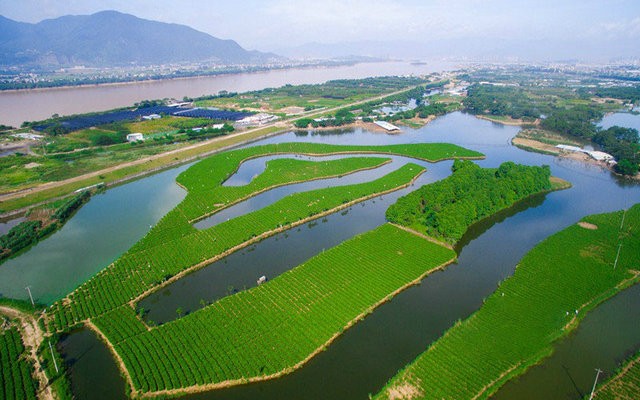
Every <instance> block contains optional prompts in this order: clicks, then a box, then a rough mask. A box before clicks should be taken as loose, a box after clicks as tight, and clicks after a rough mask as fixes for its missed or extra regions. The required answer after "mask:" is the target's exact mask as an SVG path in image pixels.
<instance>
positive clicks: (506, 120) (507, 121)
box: [475, 115, 540, 126]
mask: <svg viewBox="0 0 640 400" xmlns="http://www.w3.org/2000/svg"><path fill="white" fill-rule="evenodd" d="M475 117H476V118H479V119H482V120H485V121H491V122H495V123H496V124H502V125H508V126H523V125H538V124H539V123H540V120H539V119H536V120H535V121H524V120H522V119H515V118H511V117H504V116H498V115H476V116H475Z"/></svg>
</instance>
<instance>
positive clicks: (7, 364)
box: [0, 327, 38, 400]
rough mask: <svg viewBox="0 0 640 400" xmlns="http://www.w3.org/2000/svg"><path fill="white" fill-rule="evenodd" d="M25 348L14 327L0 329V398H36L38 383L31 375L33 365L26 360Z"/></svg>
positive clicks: (17, 399)
mask: <svg viewBox="0 0 640 400" xmlns="http://www.w3.org/2000/svg"><path fill="white" fill-rule="evenodd" d="M25 354H26V349H25V347H24V345H23V344H22V338H21V337H20V332H19V331H18V329H16V328H15V327H9V329H5V330H3V331H0V399H7V400H13V399H16V400H22V399H36V398H37V397H36V389H37V387H38V383H37V382H36V381H35V380H34V378H33V377H32V374H33V365H31V363H29V362H28V361H27V360H26V355H25Z"/></svg>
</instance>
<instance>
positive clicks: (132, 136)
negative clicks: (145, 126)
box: [127, 133, 144, 142]
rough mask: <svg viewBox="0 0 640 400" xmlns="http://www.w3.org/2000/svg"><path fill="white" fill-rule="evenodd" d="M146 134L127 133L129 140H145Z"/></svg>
mask: <svg viewBox="0 0 640 400" xmlns="http://www.w3.org/2000/svg"><path fill="white" fill-rule="evenodd" d="M143 140H144V135H142V133H130V134H128V135H127V142H138V141H143Z"/></svg>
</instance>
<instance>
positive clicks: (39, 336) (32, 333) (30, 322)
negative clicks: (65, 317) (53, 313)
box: [0, 306, 55, 400]
mask: <svg viewBox="0 0 640 400" xmlns="http://www.w3.org/2000/svg"><path fill="white" fill-rule="evenodd" d="M0 314H4V315H6V316H8V317H9V318H17V319H19V320H20V334H21V335H22V342H23V343H24V345H25V347H26V348H28V349H29V353H28V354H29V356H28V358H29V359H30V360H31V361H32V362H33V367H34V370H35V372H34V373H35V375H36V377H37V378H38V384H39V387H38V393H37V395H38V399H40V400H54V398H55V397H54V396H53V391H52V390H51V386H50V385H49V379H48V378H47V375H46V374H45V372H44V369H43V368H42V366H41V364H40V360H39V359H38V354H37V351H38V348H40V345H41V344H42V342H44V333H43V332H42V330H41V329H40V326H39V325H38V323H37V322H36V319H35V318H34V317H33V316H31V315H29V314H27V313H24V312H22V311H20V310H17V309H15V308H12V307H7V306H0Z"/></svg>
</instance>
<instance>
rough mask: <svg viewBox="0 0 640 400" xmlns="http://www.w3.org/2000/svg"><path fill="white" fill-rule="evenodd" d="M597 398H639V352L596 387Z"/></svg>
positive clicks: (630, 399) (615, 399) (622, 399)
mask: <svg viewBox="0 0 640 400" xmlns="http://www.w3.org/2000/svg"><path fill="white" fill-rule="evenodd" d="M593 398H594V399H597V400H636V399H640V353H638V354H636V355H635V357H634V358H632V359H631V360H629V361H628V362H627V363H626V364H625V365H623V366H622V368H621V369H620V371H619V372H618V373H617V374H616V375H614V376H613V377H611V379H609V380H607V381H606V382H604V383H603V384H602V386H600V387H599V388H598V390H597V391H596V393H595V396H594V397H593Z"/></svg>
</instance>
